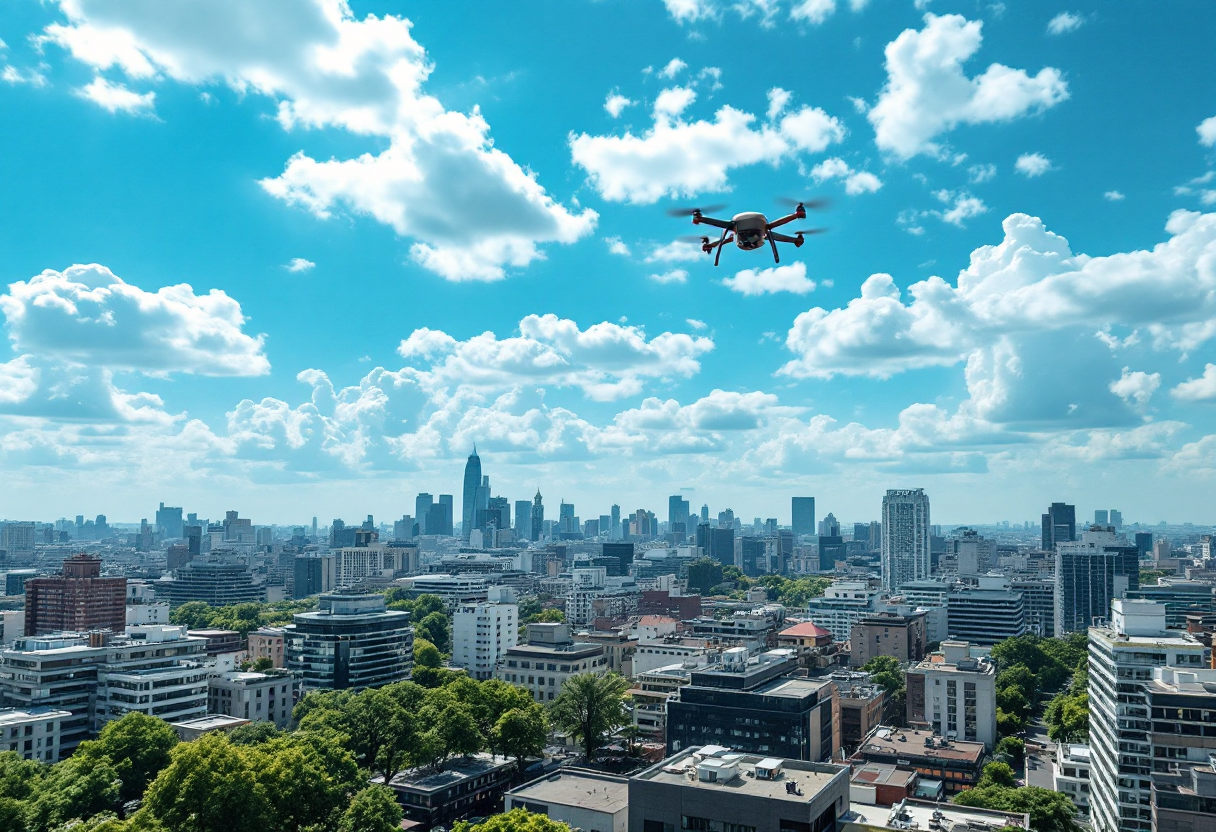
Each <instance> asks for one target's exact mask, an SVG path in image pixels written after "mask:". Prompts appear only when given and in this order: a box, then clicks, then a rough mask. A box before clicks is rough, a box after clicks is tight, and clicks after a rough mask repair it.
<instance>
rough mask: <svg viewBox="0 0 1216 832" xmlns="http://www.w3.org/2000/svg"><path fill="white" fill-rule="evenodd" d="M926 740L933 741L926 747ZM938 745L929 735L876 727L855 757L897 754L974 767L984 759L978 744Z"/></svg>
mask: <svg viewBox="0 0 1216 832" xmlns="http://www.w3.org/2000/svg"><path fill="white" fill-rule="evenodd" d="M928 740H933V744H932V745H926V741H928ZM941 742H942V739H941V737H937V736H935V735H934V734H933V732H932V731H916V730H913V729H911V728H888V727H886V726H880V727H878V728H876V729H874V732H873V733H872V734H870V736H868V737H866V739H865V740H864V741H863V742H862V744H861V747H860V748H858V749H857V756H862V755H864V754H865V752H867V751H869V752H872V753H877V754H898V755H899V756H901V757H908V758H912V757H918V758H921V759H925V758H934V759H939V760H956V761H959V762H968V763H973V764H975V765H979V762H980V760H981V759H983V757H984V744H983V743H982V742H964V741H960V740H951V741H950V742H948V743H946V745H945V746H943V745H941Z"/></svg>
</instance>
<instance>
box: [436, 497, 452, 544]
mask: <svg viewBox="0 0 1216 832" xmlns="http://www.w3.org/2000/svg"><path fill="white" fill-rule="evenodd" d="M439 505H441V506H443V509H444V514H443V516H444V518H445V519H444V523H443V528H441V529H438V530H436V531H434V532H432V534H441V535H444V536H445V537H451V536H452V522H453V520H454V519H455V518H456V511H455V501H454V500H453V499H452V495H451V494H440V495H439Z"/></svg>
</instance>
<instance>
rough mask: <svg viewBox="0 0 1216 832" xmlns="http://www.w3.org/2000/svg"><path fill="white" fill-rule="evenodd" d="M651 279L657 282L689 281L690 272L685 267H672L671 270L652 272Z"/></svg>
mask: <svg viewBox="0 0 1216 832" xmlns="http://www.w3.org/2000/svg"><path fill="white" fill-rule="evenodd" d="M650 279H651V280H653V281H654V282H655V283H687V282H688V272H687V271H686V270H684V269H671V270H670V271H666V272H658V273H655V274H652V275H651V276H650Z"/></svg>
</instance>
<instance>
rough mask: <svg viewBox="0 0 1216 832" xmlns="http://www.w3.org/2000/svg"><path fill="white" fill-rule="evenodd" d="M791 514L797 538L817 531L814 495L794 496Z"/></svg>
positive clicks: (791, 503) (791, 501)
mask: <svg viewBox="0 0 1216 832" xmlns="http://www.w3.org/2000/svg"><path fill="white" fill-rule="evenodd" d="M790 514H791V523H790V526H791V528H792V529H793V530H794V537H795V538H799V537H802V536H803V535H812V534H814V533H815V498H814V497H793V498H792V499H791V500H790Z"/></svg>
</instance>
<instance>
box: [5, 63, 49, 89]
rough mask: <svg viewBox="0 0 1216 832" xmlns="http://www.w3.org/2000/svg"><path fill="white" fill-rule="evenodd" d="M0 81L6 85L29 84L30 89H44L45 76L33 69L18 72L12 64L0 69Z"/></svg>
mask: <svg viewBox="0 0 1216 832" xmlns="http://www.w3.org/2000/svg"><path fill="white" fill-rule="evenodd" d="M0 80H3V81H4V82H5V83H6V84H12V85H14V86H16V85H17V84H29V85H30V86H31V87H45V86H46V76H45V75H43V74H42V73H41V72H38V71H37V70H34V69H27V70H24V71H22V70H20V69H18V68H17V67H15V66H13V65H12V64H5V65H4V68H3V69H0Z"/></svg>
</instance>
